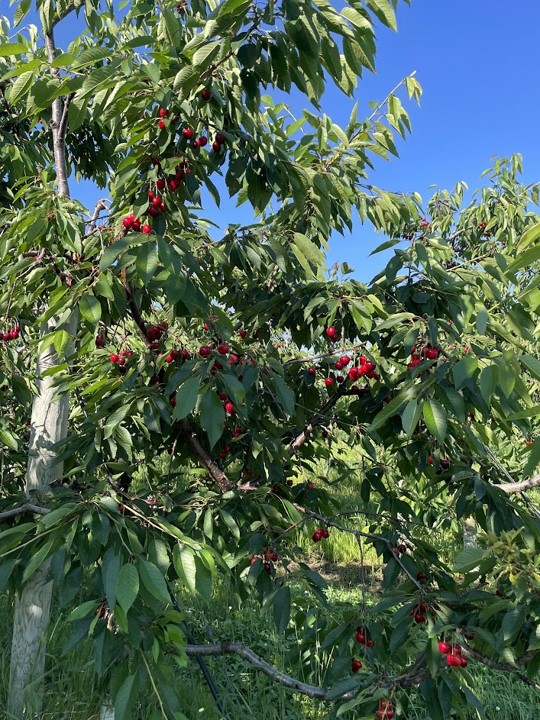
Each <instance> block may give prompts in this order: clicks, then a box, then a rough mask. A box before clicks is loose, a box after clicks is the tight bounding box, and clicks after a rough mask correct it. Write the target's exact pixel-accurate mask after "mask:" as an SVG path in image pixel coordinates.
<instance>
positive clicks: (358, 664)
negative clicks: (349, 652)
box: [351, 658, 362, 673]
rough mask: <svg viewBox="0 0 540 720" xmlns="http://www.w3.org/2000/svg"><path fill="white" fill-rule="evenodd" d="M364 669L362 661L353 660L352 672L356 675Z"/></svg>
mask: <svg viewBox="0 0 540 720" xmlns="http://www.w3.org/2000/svg"><path fill="white" fill-rule="evenodd" d="M361 669H362V663H361V662H360V660H357V659H356V658H352V660H351V670H352V671H353V672H354V673H355V672H358V671H359V670H361Z"/></svg>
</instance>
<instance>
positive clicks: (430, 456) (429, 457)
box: [426, 455, 433, 465]
mask: <svg viewBox="0 0 540 720" xmlns="http://www.w3.org/2000/svg"><path fill="white" fill-rule="evenodd" d="M426 462H427V464H428V465H433V456H432V455H428V456H427V458H426Z"/></svg>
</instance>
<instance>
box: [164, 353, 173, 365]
mask: <svg viewBox="0 0 540 720" xmlns="http://www.w3.org/2000/svg"><path fill="white" fill-rule="evenodd" d="M165 362H166V363H172V362H174V358H173V356H172V355H170V354H169V355H167V357H166V358H165Z"/></svg>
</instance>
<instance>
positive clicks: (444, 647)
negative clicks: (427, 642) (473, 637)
mask: <svg viewBox="0 0 540 720" xmlns="http://www.w3.org/2000/svg"><path fill="white" fill-rule="evenodd" d="M451 649H452V646H451V645H450V643H447V642H444V640H441V641H440V642H439V652H440V653H442V654H443V655H448V653H449V652H450V651H451Z"/></svg>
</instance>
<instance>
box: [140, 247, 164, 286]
mask: <svg viewBox="0 0 540 720" xmlns="http://www.w3.org/2000/svg"><path fill="white" fill-rule="evenodd" d="M136 256H137V260H136V262H135V268H136V270H137V275H138V276H139V278H140V279H141V281H142V283H143V284H144V285H148V283H149V282H150V280H151V279H152V278H153V277H154V273H155V272H156V268H157V264H158V252H157V246H156V244H155V243H145V244H144V245H141V247H139V248H137V251H136Z"/></svg>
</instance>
